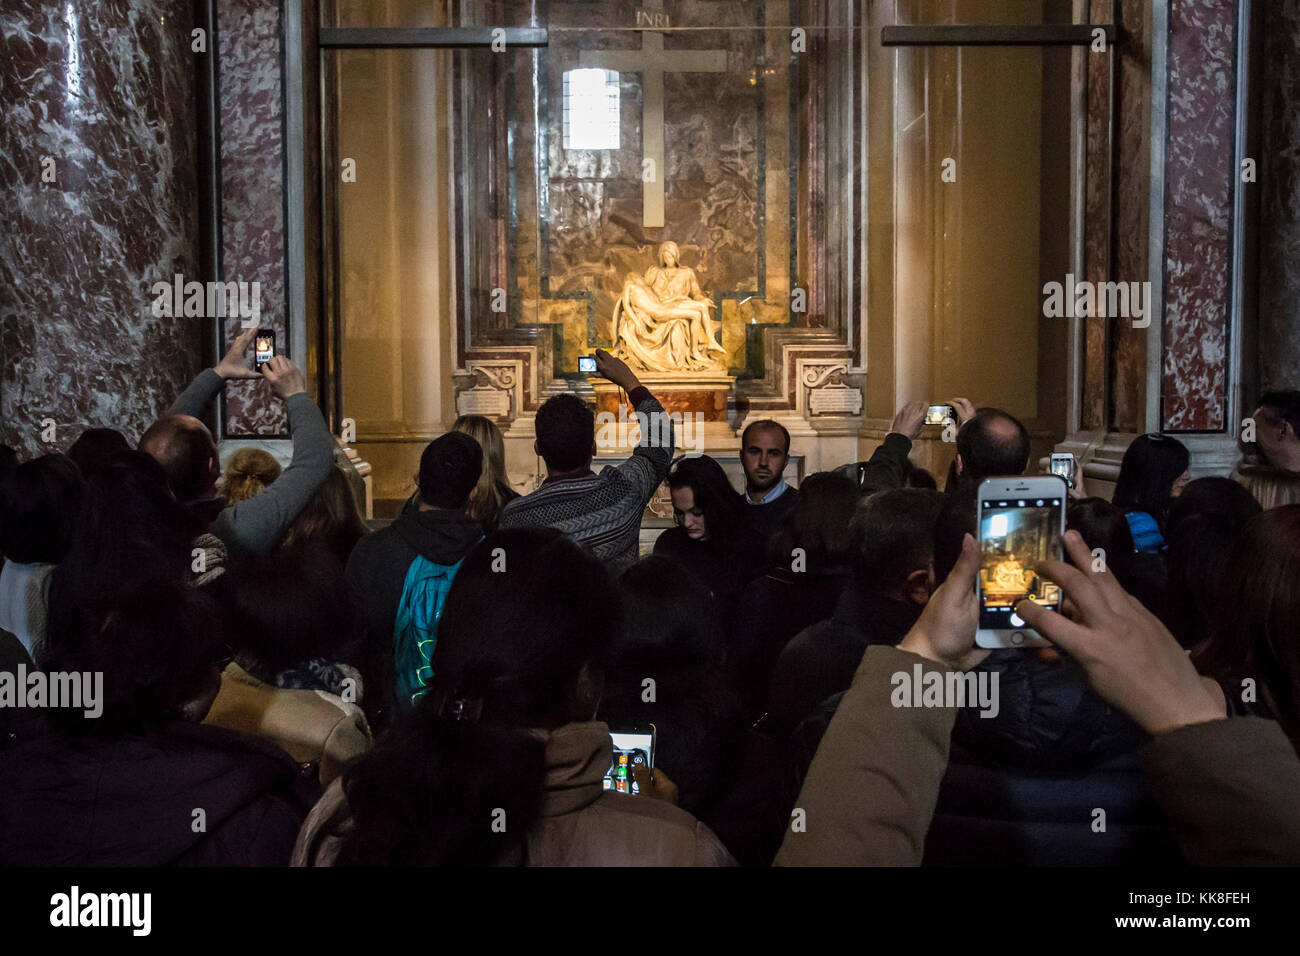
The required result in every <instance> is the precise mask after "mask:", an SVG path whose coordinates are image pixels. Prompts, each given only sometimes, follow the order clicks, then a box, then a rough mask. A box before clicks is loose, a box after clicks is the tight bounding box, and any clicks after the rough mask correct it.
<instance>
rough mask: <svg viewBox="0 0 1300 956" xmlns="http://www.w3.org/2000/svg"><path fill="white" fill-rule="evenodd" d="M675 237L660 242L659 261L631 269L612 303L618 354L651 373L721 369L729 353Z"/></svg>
mask: <svg viewBox="0 0 1300 956" xmlns="http://www.w3.org/2000/svg"><path fill="white" fill-rule="evenodd" d="M680 263H681V252H680V250H678V248H677V243H675V242H665V243H664V244H663V245H661V246H660V247H659V265H657V266H651V267H650V268H649V269H647V270H646V273H645V275H644V276H639V275H636V274H635V273H633V274H632V275H630V276H628V277H627V281H626V282H625V283H623V293H622V295H620V296H619V299H618V302H616V303H615V304H614V346H615V350H616V354H619V355H620V357H622V358H625V359H628V358H630V359H634V360H635V362H636V363H639V364H640V365H641V366H642V367H644V368H645V369H647V370H648V371H653V372H679V371H683V370H686V371H702V370H706V369H709V370H717V369H720V368H723V367H724V366H723V363H722V361H721V360H720V359H719V358H718V357H717V356H715V355H714V353H715V352H716V353H721V354H722V355H724V356H725V355H726V350H725V349H724V348H723V347H722V346H721V345H720V344H718V342H717V340H716V339H715V338H714V335H715V334H716V332H717V328H718V323H717V322H715V321H714V320H713V315H712V311H711V310H712V305H711V303H710V302H709V300H708V298H707V297H706V296H705V295H704V292H703V291H702V290H701V289H700V283H699V280H697V279H696V277H695V270H694V269H691V268H690V267H689V266H683V265H681V264H680Z"/></svg>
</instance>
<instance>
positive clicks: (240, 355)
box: [212, 328, 262, 379]
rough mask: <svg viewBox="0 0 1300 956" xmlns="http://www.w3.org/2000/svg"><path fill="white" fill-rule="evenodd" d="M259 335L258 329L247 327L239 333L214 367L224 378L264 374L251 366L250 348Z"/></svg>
mask: <svg viewBox="0 0 1300 956" xmlns="http://www.w3.org/2000/svg"><path fill="white" fill-rule="evenodd" d="M256 335H257V329H255V328H252V329H245V330H244V331H242V332H240V333H239V337H238V338H236V339H235V341H234V342H232V343H231V345H230V351H228V352H226V354H225V355H224V356H223V357H222V359H221V361H220V362H218V363H217V364H216V365H214V366H213V367H212V371H214V372H216V373H217V374H218V375H220V376H221V377H222V378H225V379H231V378H261V377H262V376H261V375H260V374H259V373H258V372H255V371H253V369H251V368H249V365H248V350H249V349H250V348H252V347H253V338H254V337H255V336H256Z"/></svg>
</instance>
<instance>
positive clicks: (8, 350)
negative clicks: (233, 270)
mask: <svg viewBox="0 0 1300 956" xmlns="http://www.w3.org/2000/svg"><path fill="white" fill-rule="evenodd" d="M193 25H194V24H193V17H192V14H191V4H190V3H189V2H188V0H94V2H86V0H77V2H75V3H74V2H71V0H60V2H56V0H6V3H5V5H4V7H3V10H0V91H3V94H2V95H0V99H2V100H3V102H4V103H5V107H4V119H3V122H0V208H3V209H4V217H5V220H6V221H5V227H4V230H3V233H2V235H0V441H3V442H5V443H7V444H11V445H13V446H14V447H16V448H18V449H19V453H20V456H24V457H25V456H28V455H34V454H39V453H42V452H45V451H53V450H63V449H66V448H67V446H68V445H70V444H71V443H72V441H73V440H74V439H75V438H76V437H77V435H78V434H79V433H80V432H81V431H82V430H83V429H84V428H86V427H89V426H97V425H108V426H112V427H115V428H118V429H121V430H122V431H124V432H126V433H127V436H128V438H129V440H131V441H134V440H135V439H136V438H137V437H138V436H139V434H140V432H141V431H143V429H144V428H146V427H147V426H148V425H149V424H150V422H151V421H152V420H153V419H154V418H155V417H157V415H158V414H159V413H160V412H161V411H162V410H163V409H164V408H166V407H167V406H168V405H169V404H170V403H171V402H172V400H173V399H174V398H175V397H176V395H177V394H178V393H179V392H180V390H181V389H182V388H183V387H184V385H185V384H186V382H187V381H188V380H189V378H190V377H191V376H192V375H193V374H194V373H195V372H196V371H197V369H198V356H199V354H200V342H201V334H202V321H203V320H201V319H195V318H157V317H155V316H154V315H153V310H152V305H153V295H152V293H151V291H150V290H151V287H152V285H153V283H155V282H157V281H161V280H167V281H170V280H171V277H172V276H173V274H174V273H177V272H180V273H183V274H185V275H186V276H187V277H189V276H191V275H193V277H194V278H200V277H199V276H198V275H197V273H196V268H195V258H194V249H195V230H196V228H197V222H198V206H197V190H196V184H195V156H196V138H195V122H196V120H195V117H196V110H195V91H194V77H195V68H194V67H195V64H194V57H195V56H198V55H200V54H196V53H193V52H191V49H190V43H191V38H190V31H191V29H192V28H193ZM51 420H52V422H53V425H54V427H53V430H52V432H53V434H52V436H51V429H50V428H49V427H48V425H49V423H50V422H51ZM50 437H52V440H49V441H47V440H45V439H46V438H50Z"/></svg>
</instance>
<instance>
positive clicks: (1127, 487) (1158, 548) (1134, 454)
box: [1110, 435, 1192, 554]
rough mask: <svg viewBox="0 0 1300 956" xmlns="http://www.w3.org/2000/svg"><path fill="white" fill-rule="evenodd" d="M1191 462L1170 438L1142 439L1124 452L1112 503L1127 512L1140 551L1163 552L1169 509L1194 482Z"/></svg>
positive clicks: (1140, 437) (1137, 548) (1158, 436)
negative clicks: (1191, 482)
mask: <svg viewBox="0 0 1300 956" xmlns="http://www.w3.org/2000/svg"><path fill="white" fill-rule="evenodd" d="M1190 461H1191V455H1190V454H1189V453H1188V451H1187V446H1186V445H1184V444H1183V443H1182V442H1180V441H1179V440H1178V439H1177V438H1170V437H1169V436H1168V435H1139V436H1138V437H1137V438H1135V439H1133V441H1132V443H1131V444H1130V445H1129V446H1128V449H1127V450H1126V451H1125V452H1124V460H1123V461H1122V462H1121V463H1120V466H1119V478H1117V479H1116V481H1115V493H1114V494H1113V495H1112V496H1111V499H1110V500H1111V504H1113V505H1115V506H1116V507H1119V508H1123V509H1124V515H1125V517H1126V518H1127V519H1128V525H1129V531H1130V532H1132V534H1133V547H1134V548H1135V549H1136V550H1137V551H1140V552H1142V553H1143V554H1159V553H1160V552H1162V551H1163V550H1164V548H1165V539H1164V530H1165V519H1166V518H1168V516H1169V505H1170V503H1171V502H1172V501H1173V500H1174V499H1175V498H1177V497H1178V496H1179V495H1180V494H1182V490H1183V488H1184V487H1186V485H1187V483H1188V482H1189V481H1191V478H1192V476H1191V474H1190V473H1189V472H1188V470H1187V466H1188V463H1189V462H1190Z"/></svg>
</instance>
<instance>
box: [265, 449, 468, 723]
mask: <svg viewBox="0 0 1300 956" xmlns="http://www.w3.org/2000/svg"><path fill="white" fill-rule="evenodd" d="M482 469H483V452H482V451H481V450H480V448H479V445H478V442H476V441H475V440H474V439H473V438H471V437H470V436H469V435H466V434H465V433H464V432H447V434H445V435H442V436H441V437H439V438H435V439H434V440H433V441H431V442H429V444H428V446H427V447H426V448H425V449H424V454H422V455H421V456H420V474H419V476H418V478H417V481H418V484H419V488H420V497H419V504H418V506H416V507H414V508H409V509H407V510H406V511H403V512H402V513H401V514H400V515H399V516H398V517H397V518H396V519H394V521H393V523H392V524H390V525H389V526H388V527H386V528H383V529H381V530H379V531H376V532H374V533H373V534H368V535H366V536H365V537H363V538H362V539H361V540H360V541H358V542H357V545H356V547H355V548H353V550H352V556H351V557H350V558H349V559H348V566H347V570H346V572H345V573H346V577H347V581H348V585H349V587H350V588H351V590H352V594H353V597H354V598H355V599H356V606H357V625H358V635H357V641H358V643H359V644H360V647H359V648H358V650H357V652H355V653H354V654H353V657H354V658H355V659H357V660H359V661H360V662H361V665H362V669H363V673H364V675H365V678H366V681H367V683H368V684H369V685H370V686H371V689H370V691H369V692H368V693H367V694H365V696H363V698H362V704H363V707H364V709H365V711H366V717H367V718H368V719H369V720H370V723H371V726H372V728H373V729H375V730H376V731H378V730H380V729H382V728H383V727H384V726H386V725H387V723H388V720H389V719H390V717H391V714H392V711H393V709H394V708H396V709H398V710H402V709H405V707H406V706H408V705H409V703H410V701H411V699H412V697H413V696H414V695H417V694H418V693H419V692H420V690H421V688H422V686H423V684H424V683H425V682H424V681H422V680H418V677H419V675H418V671H419V670H420V669H421V668H422V667H425V666H427V665H428V663H429V660H430V659H431V656H432V653H433V640H432V638H433V636H434V633H433V628H435V627H436V625H437V620H438V616H439V614H440V613H441V611H442V602H443V599H445V598H446V594H447V590H448V589H449V588H450V586H451V581H452V579H453V578H454V577H455V575H456V571H457V570H458V569H459V568H460V562H461V559H463V558H464V557H465V555H466V554H467V553H468V552H469V550H470V548H472V547H473V546H474V545H475V544H477V543H478V542H479V540H480V539H481V538H482V537H483V529H482V527H481V526H480V525H479V523H478V521H477V520H476V519H474V518H471V517H470V516H469V515H467V514H466V513H465V505H466V503H467V502H468V501H469V496H470V493H471V492H472V491H473V490H474V486H475V485H476V484H477V483H478V479H479V474H480V473H481V471H482ZM277 480H279V479H277ZM263 494H265V492H263ZM404 602H405V612H406V613H403V603H404ZM399 619H400V620H399ZM421 630H428V631H429V633H428V634H426V635H425V639H426V640H427V644H425V645H423V647H421V646H420V644H419V641H418V640H416V641H414V642H413V643H414V645H415V646H414V647H412V646H411V643H412V642H410V641H407V640H404V638H403V634H405V637H406V638H411V637H415V636H416V633H417V632H418V631H421ZM403 650H405V656H406V657H407V658H408V659H407V660H406V664H408V665H409V666H406V667H403V666H402V662H401V661H399V657H401V656H403ZM424 651H427V653H423V652H424ZM416 652H419V657H420V660H418V661H417V660H415V656H414V655H415V653H416Z"/></svg>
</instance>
